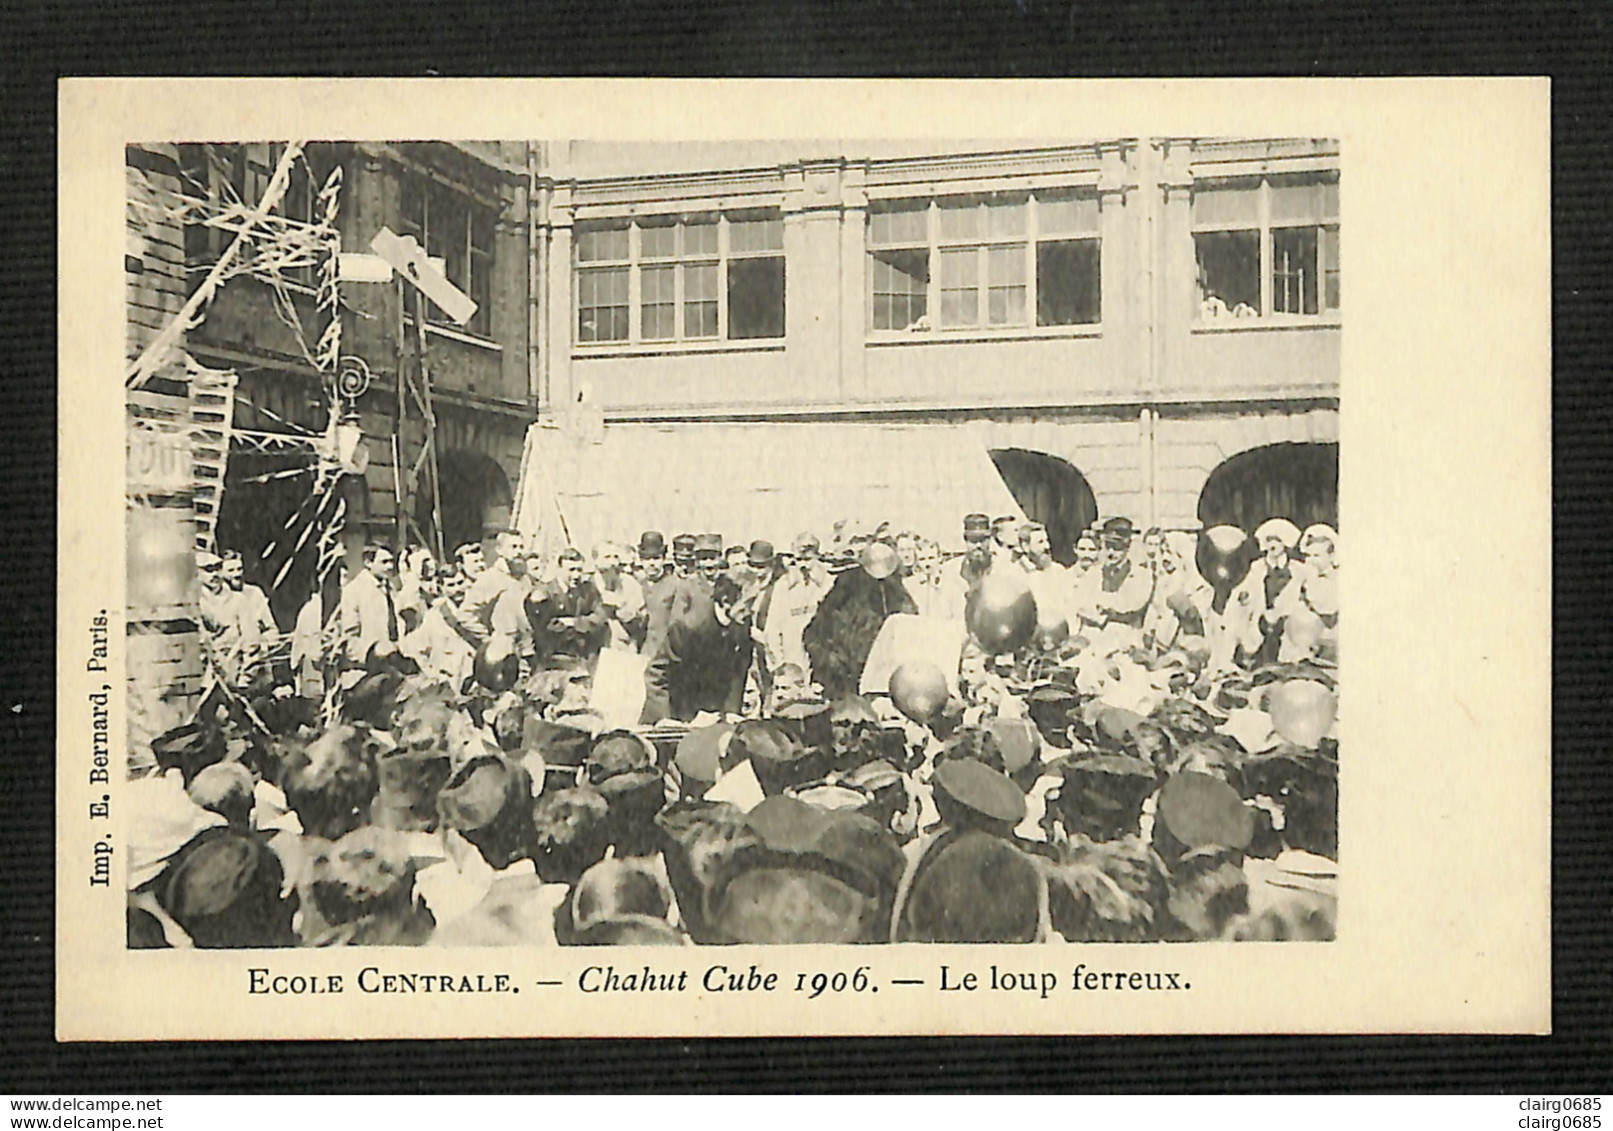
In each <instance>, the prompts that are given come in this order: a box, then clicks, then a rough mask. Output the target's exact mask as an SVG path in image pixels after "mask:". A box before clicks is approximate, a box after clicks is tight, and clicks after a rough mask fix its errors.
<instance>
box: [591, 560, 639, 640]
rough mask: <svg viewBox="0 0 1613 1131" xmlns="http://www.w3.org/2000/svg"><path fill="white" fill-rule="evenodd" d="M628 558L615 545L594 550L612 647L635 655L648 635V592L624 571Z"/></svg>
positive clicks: (596, 577) (596, 582) (597, 585)
mask: <svg viewBox="0 0 1613 1131" xmlns="http://www.w3.org/2000/svg"><path fill="white" fill-rule="evenodd" d="M624 556H625V555H624V554H623V553H622V549H621V547H620V546H618V545H616V543H614V542H601V543H600V544H599V545H597V546H595V547H594V574H593V582H594V588H595V589H597V590H599V602H600V604H601V605H603V606H604V609H605V619H606V623H607V624H608V625H609V628H610V647H612V648H614V649H616V650H617V651H619V652H632V651H635V650H636V649H637V647H638V642H639V641H640V640H642V639H643V633H644V590H643V589H642V588H641V587H640V586H639V583H638V580H637V579H636V578H635V577H633V576H632V574H630V573H628V571H627V570H626V569H624V568H623V564H622V559H623V557H624Z"/></svg>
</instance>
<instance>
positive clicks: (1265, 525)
mask: <svg viewBox="0 0 1613 1131" xmlns="http://www.w3.org/2000/svg"><path fill="white" fill-rule="evenodd" d="M1267 538H1276V539H1277V540H1278V541H1280V542H1281V543H1282V544H1283V545H1284V546H1287V547H1288V548H1289V549H1290V550H1292V549H1293V548H1294V547H1295V546H1297V545H1299V527H1297V526H1295V525H1294V524H1293V523H1291V522H1289V521H1288V520H1287V519H1286V518H1268V519H1267V520H1266V521H1265V522H1262V523H1261V524H1260V525H1259V526H1257V527H1255V542H1256V543H1257V544H1258V543H1261V542H1264V541H1265V540H1266V539H1267Z"/></svg>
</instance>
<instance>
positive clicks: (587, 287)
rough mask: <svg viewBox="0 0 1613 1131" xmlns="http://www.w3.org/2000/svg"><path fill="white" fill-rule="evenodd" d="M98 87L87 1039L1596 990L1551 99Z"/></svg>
mask: <svg viewBox="0 0 1613 1131" xmlns="http://www.w3.org/2000/svg"><path fill="white" fill-rule="evenodd" d="M61 101H62V108H61V115H62V121H63V127H62V133H61V138H62V150H61V161H60V163H61V178H60V183H61V195H60V200H59V203H58V215H60V216H61V217H62V218H63V221H62V224H61V226H60V228H59V230H58V234H59V256H58V260H59V264H60V279H61V296H62V297H61V303H60V323H59V339H58V349H59V355H60V358H61V368H60V399H59V402H58V409H59V413H60V419H61V421H62V428H61V438H62V445H61V450H60V459H59V463H58V498H59V506H60V511H61V515H62V524H61V527H60V530H59V534H58V546H59V557H58V560H59V562H60V563H61V564H60V576H59V583H60V584H59V587H58V602H57V608H56V616H57V626H58V629H57V631H58V638H59V641H60V644H59V648H58V653H57V657H58V665H57V674H58V680H57V699H56V721H57V733H58V735H59V739H58V744H57V760H56V764H55V769H56V774H57V777H56V783H55V787H56V793H57V807H56V813H55V817H56V825H55V830H56V831H55V837H56V840H55V843H56V868H55V872H54V882H55V893H56V903H57V908H58V929H57V933H56V938H55V946H56V952H55V953H56V972H57V976H56V1006H57V1025H56V1030H55V1032H56V1036H57V1038H58V1040H63V1041H86V1040H87V1041H96V1040H133V1041H151V1040H188V1039H203V1040H232V1039H240V1040H308V1039H313V1040H325V1039H333V1038H334V1039H347V1038H399V1037H405V1038H476V1039H481V1038H491V1039H499V1038H527V1037H556V1038H578V1037H605V1038H630V1037H651V1038H665V1037H678V1038H708V1037H710V1038H717V1037H772V1036H777V1037H790V1036H868V1037H873V1036H881V1037H883V1036H967V1035H1022V1036H1030V1035H1069V1034H1080V1033H1088V1034H1174V1035H1187V1034H1197V1033H1233V1034H1260V1033H1278V1032H1282V1033H1318V1034H1320V1033H1333V1034H1337V1033H1384V1032H1401V1031H1406V1030H1407V1029H1408V1028H1409V1029H1411V1030H1415V1031H1418V1032H1425V1031H1426V1032H1436V1031H1439V1032H1464V1033H1524V1032H1527V1033H1540V1032H1546V1031H1548V1030H1549V1028H1550V1024H1551V1015H1550V991H1551V976H1552V965H1551V953H1550V942H1551V936H1550V910H1551V906H1552V898H1553V889H1552V883H1551V855H1550V851H1549V850H1550V843H1551V832H1552V827H1553V826H1552V823H1551V759H1550V734H1551V727H1550V723H1551V714H1550V686H1551V684H1550V678H1549V673H1550V670H1551V669H1550V657H1551V652H1550V646H1551V645H1550V641H1551V637H1550V631H1549V629H1550V623H1551V620H1550V603H1551V588H1550V576H1551V570H1550V544H1551V543H1550V536H1549V534H1550V517H1551V512H1550V509H1549V507H1545V506H1544V505H1543V504H1542V502H1541V500H1542V499H1544V498H1546V497H1547V496H1548V495H1549V490H1548V487H1549V483H1550V468H1551V459H1550V447H1549V438H1550V428H1549V411H1548V410H1549V400H1550V398H1549V389H1550V356H1551V355H1550V345H1551V336H1550V335H1551V321H1550V303H1551V288H1550V256H1549V240H1548V236H1549V232H1550V227H1549V223H1548V222H1547V218H1548V216H1549V210H1548V208H1547V201H1548V200H1549V183H1550V182H1549V176H1548V173H1549V155H1550V150H1549V145H1548V139H1549V136H1550V135H1549V130H1548V128H1547V124H1548V114H1547V107H1548V101H1549V100H1548V99H1547V98H1546V88H1545V87H1544V85H1543V84H1541V83H1538V82H1534V83H1530V82H1521V81H1520V82H1501V81H1493V82H1492V81H1471V82H1467V81H1464V82H1432V81H1429V82H1421V81H1417V82H1411V81H1406V82H1398V83H1381V82H1374V81H1367V82H1354V81H1350V82H1343V81H1340V82H1331V81H1326V82H1324V81H1311V80H1294V81H1288V80H1284V81H1272V82H1266V81H1260V82H1255V81H1250V82H1238V81H1225V80H1216V81H1205V82H1173V83H1165V84H1149V83H1137V82H1130V81H1119V82H1087V81H1081V82H1062V81H1060V82H1053V83H1003V82H985V83H955V82H927V81H909V80H903V81H899V82H889V83H868V82H853V81H839V80H825V81H821V82H820V81H804V82H797V83H784V84H774V83H766V82H750V81H739V80H732V81H729V80H725V81H721V82H686V81H668V80H620V81H616V80H610V81H606V80H449V79H443V80H437V79H422V80H378V79H364V80H329V79H286V80H281V79H272V80H244V79H241V80H238V79H218V80H213V79H208V80H184V81H179V80H168V79H164V80H82V81H68V82H64V83H63V85H62V99H61ZM649 107H654V108H655V113H653V114H646V109H647V108H649ZM1435 123H1439V124H1440V127H1441V128H1439V129H1434V128H1432V127H1433V125H1434V124H1435ZM1480 123H1482V127H1481V126H1480ZM489 139H492V140H489ZM1458 185H1459V186H1460V187H1459V191H1457V190H1456V189H1455V188H1454V187H1453V186H1458ZM1480 237H1482V238H1480ZM120 253H121V254H120ZM1346 259H1348V265H1347V266H1346ZM1346 273H1348V275H1349V279H1348V281H1346V279H1345V275H1346ZM1346 292H1347V293H1348V301H1349V304H1350V313H1349V315H1348V318H1346V316H1345V314H1344V304H1345V300H1346ZM1498 522H1499V523H1500V524H1501V525H1500V526H1497V523H1498ZM120 523H121V525H120ZM1346 537H1348V540H1349V541H1348V552H1347V553H1346V548H1345V544H1344V541H1343V540H1344V539H1345V538H1346ZM1346 557H1347V558H1348V561H1349V563H1350V569H1349V571H1348V572H1344V571H1343V563H1344V561H1345V560H1346ZM1501 595H1504V599H1499V598H1500V596H1501ZM1346 605H1347V606H1349V617H1348V625H1349V627H1348V628H1347V629H1346V628H1344V627H1342V626H1341V624H1340V613H1341V611H1342V609H1343V607H1344V606H1346ZM1346 655H1347V656H1348V661H1347V662H1348V667H1349V676H1348V678H1346V677H1345V676H1344V674H1343V665H1344V664H1345V663H1346V659H1345V657H1346ZM1346 734H1347V735H1348V737H1349V745H1350V751H1351V753H1350V758H1349V761H1348V762H1347V763H1344V762H1342V761H1341V754H1340V751H1341V747H1342V746H1343V745H1344V739H1345V736H1346ZM108 986H117V987H118V988H119V992H118V993H117V994H112V995H109V994H108V993H107V992H106V987H108Z"/></svg>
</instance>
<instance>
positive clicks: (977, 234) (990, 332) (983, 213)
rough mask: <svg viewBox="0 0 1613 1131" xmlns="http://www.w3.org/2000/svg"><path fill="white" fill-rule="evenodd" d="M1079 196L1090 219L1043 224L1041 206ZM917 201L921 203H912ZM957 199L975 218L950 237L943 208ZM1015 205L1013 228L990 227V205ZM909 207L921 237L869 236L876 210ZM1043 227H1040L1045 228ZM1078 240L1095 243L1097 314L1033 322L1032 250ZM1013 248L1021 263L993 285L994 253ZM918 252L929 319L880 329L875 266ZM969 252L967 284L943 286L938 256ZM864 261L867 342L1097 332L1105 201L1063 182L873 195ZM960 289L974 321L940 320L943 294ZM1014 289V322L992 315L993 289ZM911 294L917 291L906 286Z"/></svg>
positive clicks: (1035, 262)
mask: <svg viewBox="0 0 1613 1131" xmlns="http://www.w3.org/2000/svg"><path fill="white" fill-rule="evenodd" d="M1065 200H1080V201H1084V202H1086V203H1087V204H1088V205H1089V206H1090V209H1091V216H1092V220H1091V223H1090V225H1085V226H1079V225H1078V226H1074V227H1065V226H1062V225H1059V226H1056V227H1049V226H1046V225H1044V221H1043V212H1042V210H1043V208H1044V207H1047V206H1048V205H1050V204H1053V203H1055V202H1058V203H1062V202H1064V201H1065ZM915 202H922V207H920V208H912V207H904V206H911V205H912V204H914V203H915ZM958 202H965V203H963V204H962V207H964V208H972V209H975V210H977V216H978V220H977V224H976V228H975V231H974V233H973V234H967V235H966V234H956V235H949V234H946V233H945V232H944V231H943V224H942V213H943V212H948V211H952V210H954V208H956V207H957V203H958ZM994 205H995V206H998V207H1001V206H1004V205H1009V206H1015V207H1018V208H1021V209H1023V216H1024V220H1023V223H1022V225H1021V226H1020V227H1019V229H1018V230H1017V231H1014V232H996V233H994V232H993V231H992V228H991V211H990V210H991V209H992V207H993V206H994ZM899 211H912V212H923V213H924V215H925V237H924V240H923V241H922V242H921V241H919V240H917V239H912V238H909V239H897V240H891V241H886V242H875V239H874V217H875V216H876V215H878V214H880V213H889V212H899ZM1044 228H1045V230H1044ZM1062 243H1084V244H1091V245H1093V246H1094V248H1095V256H1094V259H1095V262H1096V264H1097V277H1096V279H1095V280H1094V282H1095V285H1096V288H1097V314H1098V316H1097V318H1096V319H1095V320H1093V321H1091V322H1055V323H1049V324H1047V325H1043V324H1042V323H1041V322H1040V321H1038V318H1039V314H1040V304H1039V303H1038V290H1039V287H1040V283H1041V280H1040V279H1039V277H1038V266H1039V256H1038V249H1039V248H1040V247H1042V246H1043V245H1045V244H1062ZM1003 250H1010V251H1018V252H1019V253H1020V262H1021V264H1022V269H1021V271H1020V272H1019V277H1018V279H1017V280H1013V281H1009V282H1005V283H1001V284H999V283H997V282H996V281H995V280H994V278H993V275H992V260H993V252H994V251H998V252H1000V251H1003ZM901 251H923V252H924V253H925V256H926V274H927V275H928V278H927V280H926V287H925V292H924V294H925V313H924V314H923V315H922V316H921V318H920V319H919V320H918V321H927V323H928V324H927V325H924V326H915V325H914V324H910V325H909V326H908V327H882V326H879V325H877V324H876V314H877V310H876V307H877V299H878V298H879V297H880V295H881V294H889V293H894V292H881V291H879V290H878V289H877V284H876V282H875V278H874V275H875V272H874V268H873V264H874V262H875V260H876V257H877V256H878V255H880V254H881V253H884V252H901ZM968 251H973V252H974V281H973V283H972V284H971V285H970V286H968V287H949V286H947V285H946V280H945V278H944V274H945V272H944V269H943V267H942V263H943V257H944V256H945V255H946V254H947V253H949V252H950V253H952V254H954V255H957V254H958V253H960V252H968ZM863 254H864V263H865V265H866V274H867V276H868V279H867V286H866V287H865V295H864V306H863V317H864V318H865V319H866V335H867V338H868V339H869V340H870V341H873V342H903V341H936V340H950V339H960V338H970V337H994V338H996V337H1003V338H1013V337H1090V336H1096V335H1101V334H1102V333H1103V204H1102V197H1101V194H1100V193H1099V192H1098V191H1097V189H1096V188H1095V187H1094V186H1091V185H1061V186H1058V187H1051V188H1027V189H1006V190H997V191H985V192H982V191H973V192H968V193H950V194H949V193H934V194H931V195H926V196H892V197H890V198H888V199H886V198H881V199H879V200H875V201H871V202H870V203H869V209H868V219H867V221H866V225H865V230H864V239H863ZM965 290H972V291H973V292H974V299H975V302H974V306H975V313H974V321H973V322H968V323H956V324H948V323H947V322H946V320H945V313H946V296H947V295H948V294H949V293H955V292H960V291H965ZM996 290H1018V291H1020V292H1021V293H1022V295H1023V298H1022V301H1021V302H1020V303H1019V304H1018V305H1019V306H1020V308H1021V317H1020V319H1019V320H1018V321H1002V322H993V321H992V301H991V300H992V292H993V291H996ZM911 293H916V292H911Z"/></svg>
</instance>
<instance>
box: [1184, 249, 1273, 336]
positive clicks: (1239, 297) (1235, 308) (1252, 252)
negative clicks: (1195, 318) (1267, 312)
mask: <svg viewBox="0 0 1613 1131" xmlns="http://www.w3.org/2000/svg"><path fill="white" fill-rule="evenodd" d="M1193 247H1194V251H1195V252H1196V254H1197V256H1198V284H1199V317H1200V318H1204V319H1214V318H1225V317H1231V316H1236V317H1239V318H1249V317H1253V316H1256V315H1258V314H1259V313H1260V233H1259V232H1200V233H1198V234H1197V235H1195V236H1194V237H1193Z"/></svg>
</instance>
